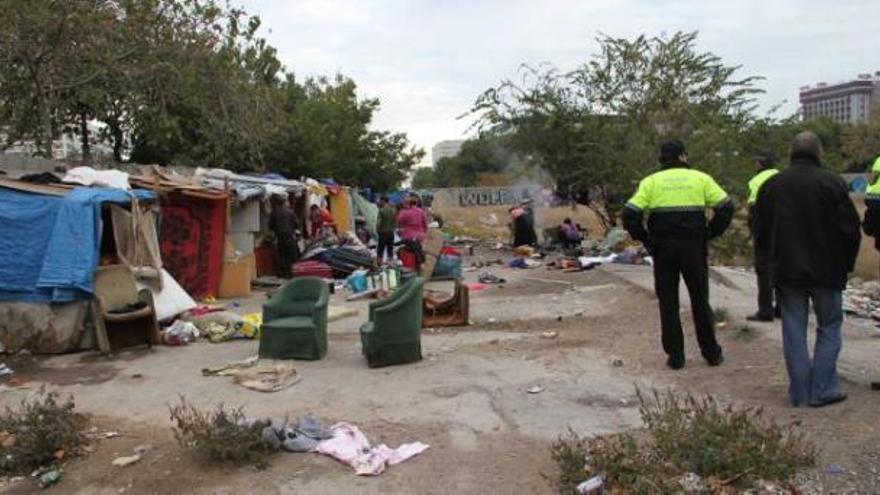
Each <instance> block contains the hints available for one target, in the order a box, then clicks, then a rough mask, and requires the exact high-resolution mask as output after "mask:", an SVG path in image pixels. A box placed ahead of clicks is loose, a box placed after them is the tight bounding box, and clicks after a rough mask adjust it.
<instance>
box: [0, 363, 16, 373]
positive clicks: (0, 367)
mask: <svg viewBox="0 0 880 495" xmlns="http://www.w3.org/2000/svg"><path fill="white" fill-rule="evenodd" d="M12 373H14V372H13V371H12V368H10V367H9V366H7V365H6V363H0V376H9V375H11V374H12Z"/></svg>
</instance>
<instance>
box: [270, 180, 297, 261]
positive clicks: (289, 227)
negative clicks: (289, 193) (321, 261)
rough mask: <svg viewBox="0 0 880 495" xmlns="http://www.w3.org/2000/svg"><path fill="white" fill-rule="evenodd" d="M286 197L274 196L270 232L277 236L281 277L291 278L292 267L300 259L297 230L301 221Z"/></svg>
mask: <svg viewBox="0 0 880 495" xmlns="http://www.w3.org/2000/svg"><path fill="white" fill-rule="evenodd" d="M286 199H287V198H285V197H284V196H279V195H274V196H272V199H271V200H270V202H271V204H272V212H271V213H270V214H269V230H271V231H272V232H273V233H274V234H275V243H276V246H277V248H278V257H279V258H280V260H281V277H282V278H291V277H292V276H293V273H292V271H291V267H292V265H293V263H294V262H295V261H296V259H297V258H298V257H299V245H298V244H297V234H296V233H297V230H298V229H299V219H298V218H297V217H296V214H295V213H294V212H293V210H292V209H291V208H290V207H288V206H287V204H286Z"/></svg>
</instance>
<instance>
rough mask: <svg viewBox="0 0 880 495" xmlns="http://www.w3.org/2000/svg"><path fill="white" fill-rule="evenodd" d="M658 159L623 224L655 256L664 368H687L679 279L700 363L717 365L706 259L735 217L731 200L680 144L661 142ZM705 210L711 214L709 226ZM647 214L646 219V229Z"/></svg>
mask: <svg viewBox="0 0 880 495" xmlns="http://www.w3.org/2000/svg"><path fill="white" fill-rule="evenodd" d="M659 161H660V167H661V170H660V171H659V172H655V173H653V174H651V175H649V176H648V177H645V178H644V179H642V181H641V182H640V183H639V187H638V189H637V190H636V193H635V195H634V196H633V197H632V198H630V200H629V201H628V202H627V203H626V207H625V208H624V211H623V225H624V227H625V228H626V230H627V231H628V232H629V234H630V235H631V236H632V237H633V239H635V240H637V241H640V242H641V243H642V244H644V245H645V248H646V249H647V250H648V251H649V252H650V253H651V255H652V256H653V257H654V289H655V292H656V293H657V299H658V302H659V305H660V327H661V330H662V334H663V338H662V341H663V350H664V351H666V355H667V356H668V358H667V360H666V365H667V366H669V367H670V368H672V369H676V370H677V369H680V368H683V367H684V364H685V355H684V334H683V333H682V329H681V317H680V315H679V303H678V286H679V280H680V279H681V278H684V283H685V285H686V286H687V289H688V294H690V298H691V311H692V313H693V318H694V327H696V331H697V342H698V343H699V345H700V351H701V353H702V355H703V359H705V360H706V362H707V363H709V365H710V366H718V365H720V364H721V363H722V362H723V361H724V354H723V353H722V351H721V346H720V345H718V341H717V340H716V339H715V317H714V314H713V313H712V307H711V306H710V305H709V264H708V261H707V259H706V258H707V251H708V249H707V248H708V242H709V239H712V238H714V237H718V236H720V235H721V234H723V233H724V231H725V230H727V227H728V226H729V225H730V221H731V220H732V219H733V211H734V207H733V201H731V199H730V197H728V195H727V193H726V192H724V190H723V189H721V187H720V186H718V183H716V182H715V179H713V178H712V177H711V176H710V175H708V174H706V173H703V172H700V171H698V170H694V169H692V168H690V166H689V165H688V155H687V152H686V151H685V148H684V144H683V143H682V142H681V141H678V140H674V141H667V142H665V143H663V145H662V146H661V147H660V159H659ZM707 209H712V210H714V212H715V214H714V215H713V216H712V220H711V221H709V223H708V225H707V224H706V210H707ZM645 213H648V215H649V216H648V228H647V229H645V225H644V215H645Z"/></svg>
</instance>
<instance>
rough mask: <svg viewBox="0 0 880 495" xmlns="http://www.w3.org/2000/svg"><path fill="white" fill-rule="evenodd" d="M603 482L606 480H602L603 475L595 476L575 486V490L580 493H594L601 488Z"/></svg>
mask: <svg viewBox="0 0 880 495" xmlns="http://www.w3.org/2000/svg"><path fill="white" fill-rule="evenodd" d="M603 484H604V481H603V480H602V477H601V476H593V477H592V478H590V479H588V480H586V481H584V482H583V483H581V484H580V485H578V486H577V487H575V490H577V492H578V493H593V492H595V491H598V490H601V489H602V485H603Z"/></svg>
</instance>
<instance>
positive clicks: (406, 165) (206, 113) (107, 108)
mask: <svg viewBox="0 0 880 495" xmlns="http://www.w3.org/2000/svg"><path fill="white" fill-rule="evenodd" d="M18 4H19V5H17V6H16V8H14V9H6V13H5V14H4V16H0V63H2V66H3V67H4V70H2V71H0V126H2V129H3V130H4V135H5V137H6V139H5V142H4V143H0V146H2V147H4V148H5V147H8V146H10V145H12V144H14V143H16V142H20V141H25V140H27V141H32V142H33V143H35V144H36V146H37V149H38V152H39V154H40V155H43V156H51V154H52V149H51V145H52V142H53V140H54V139H56V138H57V137H58V136H59V135H60V134H61V133H63V132H67V133H71V134H76V135H78V136H79V137H80V138H81V142H82V158H83V160H84V161H88V160H90V158H91V155H92V150H91V144H92V143H93V142H95V141H96V140H103V141H106V142H108V143H110V144H111V145H112V148H113V155H114V158H115V160H116V161H123V160H125V159H129V160H131V161H133V162H138V163H159V164H178V165H202V166H222V167H227V168H231V169H235V170H274V171H278V172H281V173H284V174H287V175H290V176H299V175H312V176H317V177H333V178H335V179H337V180H340V181H343V182H348V183H357V184H364V185H371V186H373V187H376V188H380V189H388V188H392V187H394V186H396V185H397V184H398V183H399V182H400V181H401V180H403V179H404V178H405V177H406V174H407V172H408V170H409V169H410V168H411V167H412V166H413V165H414V164H415V163H417V162H418V161H419V159H420V158H421V156H422V151H421V150H418V149H416V148H414V147H413V146H412V145H411V144H410V143H409V141H408V139H407V138H406V136H405V135H403V134H397V133H391V132H385V131H377V130H374V129H372V127H371V124H372V122H373V116H374V114H375V112H376V111H377V110H378V108H379V105H380V103H379V100H378V99H361V98H359V97H358V95H357V86H356V84H355V82H354V81H352V80H351V79H348V78H346V77H344V76H342V75H337V76H335V77H333V78H314V79H307V80H304V81H299V80H297V79H296V78H295V76H294V74H293V73H291V72H289V71H286V70H285V68H284V67H283V64H282V63H281V62H280V61H279V59H278V56H277V53H276V50H275V48H274V47H272V46H271V45H270V44H269V43H268V42H267V41H266V40H265V39H263V38H261V37H260V36H259V31H260V26H261V23H260V19H259V18H258V17H256V16H250V15H248V14H247V13H246V12H245V11H244V10H242V9H239V8H234V7H231V6H230V4H229V3H228V2H226V1H223V0H101V1H95V0H64V1H61V0H21V1H20V2H18ZM92 121H97V122H100V123H101V131H100V133H98V135H91V134H93V133H91V132H90V130H89V126H88V125H87V124H88V123H89V122H92Z"/></svg>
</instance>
